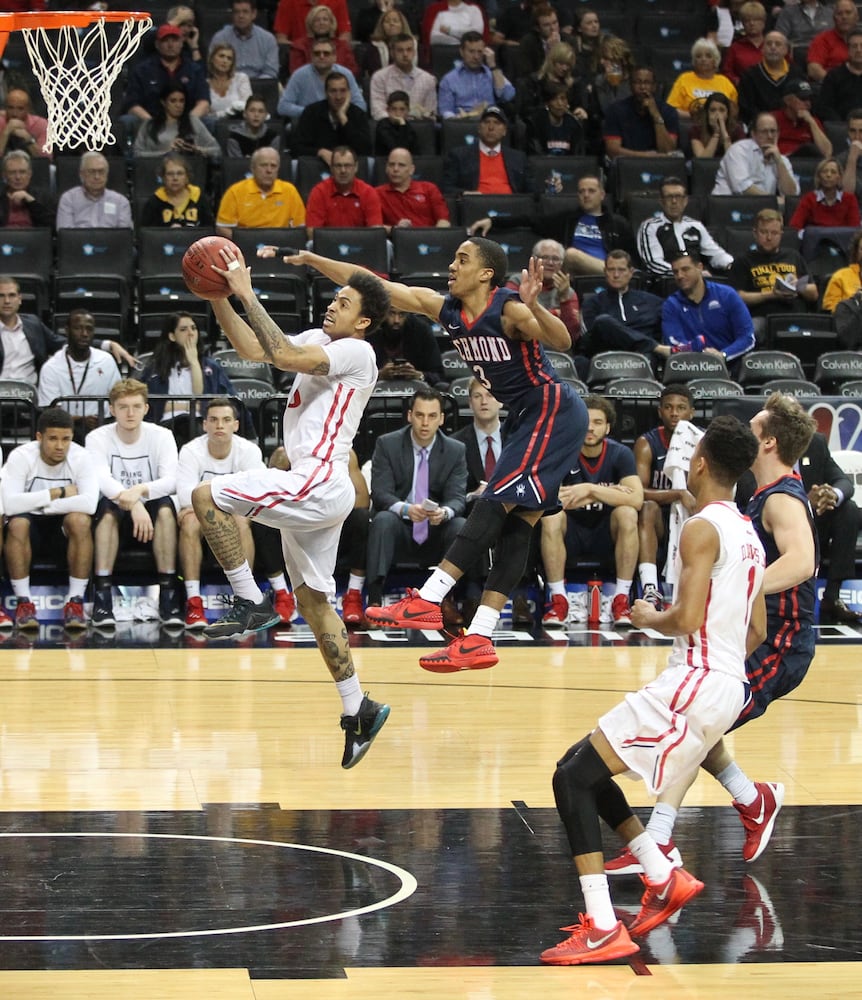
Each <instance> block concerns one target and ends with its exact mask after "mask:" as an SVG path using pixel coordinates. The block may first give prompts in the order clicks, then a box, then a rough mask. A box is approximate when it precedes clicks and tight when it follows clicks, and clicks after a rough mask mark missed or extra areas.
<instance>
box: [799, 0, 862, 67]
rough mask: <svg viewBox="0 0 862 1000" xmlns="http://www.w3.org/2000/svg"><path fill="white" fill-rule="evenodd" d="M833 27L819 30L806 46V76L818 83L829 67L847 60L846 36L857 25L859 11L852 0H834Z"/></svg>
mask: <svg viewBox="0 0 862 1000" xmlns="http://www.w3.org/2000/svg"><path fill="white" fill-rule="evenodd" d="M832 21H833V24H834V25H835V27H833V28H830V29H829V30H828V31H821V32H820V34H819V35H815V36H814V41H813V42H812V43H811V44H810V45H809V46H808V78H809V79H810V80H813V81H814V82H815V83H820V82H822V80H823V77H824V76H826V74H827V73H828V72H829V70H830V69H835V67H836V66H840V65H841V64H842V63H845V62H847V38H848V37H849V35H850V32H851V31H853V29H854V28H857V27H858V26H859V11H858V10H857V9H856V4H855V3H853V0H835V6H834V7H833V8H832Z"/></svg>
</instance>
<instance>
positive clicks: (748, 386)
mask: <svg viewBox="0 0 862 1000" xmlns="http://www.w3.org/2000/svg"><path fill="white" fill-rule="evenodd" d="M776 378H792V379H801V380H803V381H804V380H805V372H804V371H803V369H802V362H801V361H800V360H799V358H797V357H795V356H794V355H793V354H788V353H787V352H786V351H752V352H751V353H750V354H746V355H745V356H744V357H742V358H741V359H740V363H739V378H738V381H739V384H740V385H741V386H743V387H744V388H745V391H746V392H747V393H752V392H753V393H759V392H760V388H761V386H762V385H763V383H764V382H769V381H770V380H771V379H776Z"/></svg>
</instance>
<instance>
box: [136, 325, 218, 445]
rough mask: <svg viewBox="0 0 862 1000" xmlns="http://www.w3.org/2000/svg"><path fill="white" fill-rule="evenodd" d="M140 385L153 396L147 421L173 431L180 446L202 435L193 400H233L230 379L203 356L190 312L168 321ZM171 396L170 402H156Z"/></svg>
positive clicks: (201, 343) (209, 358)
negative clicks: (145, 386)
mask: <svg viewBox="0 0 862 1000" xmlns="http://www.w3.org/2000/svg"><path fill="white" fill-rule="evenodd" d="M141 381H142V382H145V383H146V385H147V388H148V389H149V392H150V410H149V413H148V414H147V419H148V420H152V421H154V422H156V423H160V424H161V425H162V426H163V427H168V428H170V430H172V431H173V434H174V437H175V438H176V439H177V444H178V445H183V444H185V443H186V442H187V441H190V440H191V439H192V438H193V437H195V435H196V434H198V433H199V430H198V421H197V414H194V413H193V412H192V403H193V401H194V399H195V398H196V397H198V396H201V395H206V396H233V395H234V390H233V385H232V384H231V381H230V379H229V378H228V377H227V375H226V374H225V372H224V369H223V368H222V366H221V365H220V364H219V363H218V361H216V360H215V358H211V357H209V355H206V354H204V345H203V342H202V341H201V339H200V337H199V335H198V327H197V323H195V320H194V317H193V316H192V315H191V314H190V313H187V312H176V313H171V314H170V315H169V316H166V317H165V321H164V323H163V324H162V332H161V335H160V337H159V340H158V343H157V344H156V346H155V349H154V350H153V357H152V359H151V360H150V363H149V364H148V365H147V367H146V368H145V369H144V373H143V375H142V376H141ZM154 395H156V396H171V397H173V398H172V399H171V400H170V401H166V400H164V399H153V398H152V397H153V396H154Z"/></svg>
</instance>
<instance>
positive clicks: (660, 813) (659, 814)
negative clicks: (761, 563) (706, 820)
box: [605, 392, 819, 875]
mask: <svg viewBox="0 0 862 1000" xmlns="http://www.w3.org/2000/svg"><path fill="white" fill-rule="evenodd" d="M751 429H752V430H753V431H754V435H755V437H756V438H757V439H758V442H759V450H758V453H757V458H756V459H755V460H754V464H753V465H752V471H753V473H754V477H755V480H756V482H757V491H756V492H755V494H754V496H753V497H752V498H751V501H750V502H749V504H748V506H747V508H746V514H747V515H748V516H749V517H750V518H751V520H752V522H753V524H754V527H755V529H756V531H757V534H758V536H759V538H760V540H761V542H762V543H763V547H764V549H765V551H766V573H765V574H764V577H763V592H764V594H765V595H766V640H765V641H764V642H763V643H761V645H760V646H758V648H757V649H756V650H755V651H754V652H753V653H752V654H751V655H750V656H749V657H748V659H747V660H746V661H745V672H746V675H747V677H748V682H749V684H750V687H751V698H750V699H749V701H748V703H747V704H746V706H745V707H744V708H743V710H742V711H741V712H740V715H739V718H738V719H737V720H736V722H735V723H734V724H733V726H731V731H732V730H734V729H737V728H738V727H739V726H742V725H744V724H745V723H746V722H751V721H752V720H753V719H757V718H759V717H760V716H761V715H763V713H764V712H765V711H766V709H767V708H768V707H769V705H770V704H771V703H772V702H773V701H775V700H776V699H778V698H783V697H784V696H785V695H787V694H789V693H790V692H791V691H793V690H794V689H795V688H797V687H798V686H799V685H800V684H801V683H802V681H803V679H804V677H805V675H806V673H807V671H808V668H809V666H810V665H811V660H812V659H813V657H814V583H815V580H814V577H815V575H816V573H817V563H818V560H819V552H818V544H817V531H816V529H815V526H814V515H813V513H812V511H811V505H810V504H809V502H808V497H807V496H806V493H805V487H804V486H803V484H802V480H801V479H800V478H799V476H798V474H797V473H795V472H794V471H793V467H794V464H795V463H796V462H797V461H798V460H799V459H800V458H801V457H802V455H804V454H805V451H806V449H807V448H808V444H809V442H810V441H811V436H812V435H813V433H814V430H815V423H814V420H813V419H812V417H811V416H810V414H808V413H806V412H805V410H803V409H802V407H801V406H800V405H799V403H798V401H797V400H796V399H794V398H793V397H792V396H785V395H782V394H781V393H778V392H776V393H773V394H772V395H771V396H770V397H769V398H768V399H767V400H766V403H765V405H764V408H763V409H762V410H760V411H759V412H758V413H756V414H755V415H754V416H753V417H752V418H751ZM650 620H651V614H650V615H647V614H646V613H644V614H642V615H641V617H640V619H639V621H638V624H639V625H640V626H649V624H650ZM701 766H702V767H703V768H704V769H705V770H706V771H708V772H709V773H710V774H711V775H713V777H715V778H717V779H718V781H720V782H721V784H722V785H723V786H724V787H725V788H726V789H727V791H728V792H729V793H730V794H731V795H732V796H733V805H734V808H735V809H736V811H737V812H738V813H739V815H740V818H741V820H742V824H743V826H744V827H745V843H744V844H743V848H742V857H743V859H744V860H745V861H748V862H752V861H755V860H756V859H757V858H758V857H760V855H761V854H762V853H763V851H764V849H765V848H766V845H767V843H768V842H769V838H770V837H771V836H772V830H773V827H774V825H775V820H776V818H777V816H778V813H779V811H780V809H781V806H782V803H783V802H784V786H783V785H782V784H780V783H773V782H765V781H752V780H751V779H750V778H749V777H748V776H747V775H746V774H745V773H744V772H743V771H742V770H741V769H740V767H739V766H738V764H736V762H735V761H734V760H733V757H732V756H731V754H730V752H729V751H728V749H727V745H726V743H725V741H724V740H723V739H722V740H719V741H718V743H717V744H716V745H715V746H714V747H713V749H712V750H711V751H710V752H709V753H708V754H707V756H706V758H705V759H704V761H703V764H702V765H701ZM692 780H693V779H692ZM689 784H690V782H689V783H686V784H684V785H681V786H677V787H675V788H671V789H669V790H668V791H667V792H664V793H662V795H661V796H660V797H659V799H658V802H657V803H656V806H655V808H654V810H653V814H652V816H651V817H650V820H649V822H648V823H647V830H649V832H650V833H651V834H652V836H653V838H654V839H655V840H656V841H657V842H658V844H659V845H661V846H662V849H663V851H664V852H665V854H667V855H668V856H669V857H670V858H671V861H672V862H673V863H681V858H680V855H679V851H678V850H676V848H675V846H674V843H673V839H672V834H673V825H674V822H675V820H676V815H677V811H678V810H679V807H680V805H681V804H682V800H683V797H684V795H685V793H686V792H687V791H688V787H689ZM605 870H606V871H607V872H608V874H611V875H624V874H630V873H633V872H638V871H640V865H639V864H638V863H637V862H636V860H635V859H634V858H633V857H632V855H631V852H630V851H628V849H626V850H625V851H623V853H622V854H621V855H619V856H618V857H617V858H614V859H612V860H611V861H609V862H608V863H607V865H606V866H605Z"/></svg>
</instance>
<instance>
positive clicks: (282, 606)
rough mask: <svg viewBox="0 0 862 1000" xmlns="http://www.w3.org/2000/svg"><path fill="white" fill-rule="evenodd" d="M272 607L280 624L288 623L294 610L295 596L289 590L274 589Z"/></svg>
mask: <svg viewBox="0 0 862 1000" xmlns="http://www.w3.org/2000/svg"><path fill="white" fill-rule="evenodd" d="M272 607H273V609H274V611H275V613H276V614H277V615H278V617H279V618H280V619H281V623H282V625H289V624H290V619H291V618H293V613H294V611H296V598H295V597H294V596H293V594H292V593H291V592H290V591H289V590H274V591H273V593H272Z"/></svg>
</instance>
